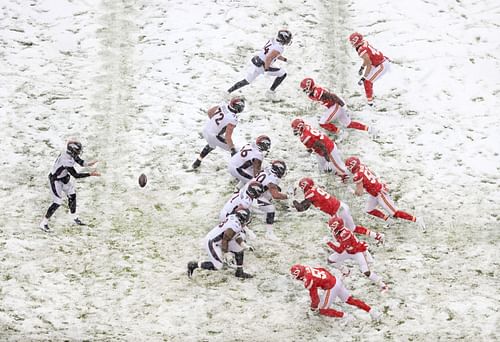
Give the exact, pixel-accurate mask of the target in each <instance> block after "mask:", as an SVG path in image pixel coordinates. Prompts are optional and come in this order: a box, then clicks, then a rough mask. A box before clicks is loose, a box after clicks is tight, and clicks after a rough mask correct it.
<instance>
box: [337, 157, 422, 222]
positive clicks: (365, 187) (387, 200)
mask: <svg viewBox="0 0 500 342" xmlns="http://www.w3.org/2000/svg"><path fill="white" fill-rule="evenodd" d="M345 165H346V167H347V169H348V170H349V171H350V172H351V173H352V174H353V182H354V183H355V184H356V189H355V191H354V194H355V195H357V196H361V195H363V194H364V192H365V191H366V192H367V193H368V200H367V202H366V209H365V210H366V212H367V213H368V214H370V215H373V216H376V217H378V218H381V219H383V220H384V221H387V219H388V218H389V215H387V214H385V213H383V212H382V211H380V210H378V209H376V207H377V206H379V205H380V206H381V207H382V208H384V209H385V210H386V211H388V212H389V213H390V214H391V216H392V217H393V218H398V219H403V220H408V221H412V222H416V223H417V224H418V225H419V226H420V228H421V229H422V230H424V231H425V223H424V221H423V219H422V218H420V217H415V216H413V215H410V214H408V213H407V212H405V211H402V210H399V209H398V208H397V207H396V205H395V204H394V201H393V200H392V198H391V196H390V195H389V193H388V188H387V185H386V184H385V183H382V182H381V181H380V179H379V178H378V177H377V176H376V175H375V173H373V172H372V171H371V170H370V169H369V168H368V167H367V166H366V165H364V164H361V161H360V160H359V158H358V157H349V158H347V159H346V161H345Z"/></svg>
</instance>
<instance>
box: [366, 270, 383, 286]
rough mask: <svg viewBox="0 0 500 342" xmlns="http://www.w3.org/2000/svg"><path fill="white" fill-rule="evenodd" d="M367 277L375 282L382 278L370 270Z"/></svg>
mask: <svg viewBox="0 0 500 342" xmlns="http://www.w3.org/2000/svg"><path fill="white" fill-rule="evenodd" d="M368 279H370V280H371V281H373V282H374V283H375V284H377V283H378V282H379V281H382V279H381V278H380V277H379V276H378V275H377V274H376V273H375V272H370V276H369V277H368Z"/></svg>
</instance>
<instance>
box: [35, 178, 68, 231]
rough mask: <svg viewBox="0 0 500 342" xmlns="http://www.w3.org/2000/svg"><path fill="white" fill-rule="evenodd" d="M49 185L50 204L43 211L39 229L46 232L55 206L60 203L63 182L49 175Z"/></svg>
mask: <svg viewBox="0 0 500 342" xmlns="http://www.w3.org/2000/svg"><path fill="white" fill-rule="evenodd" d="M49 186H50V192H51V194H52V204H51V205H50V206H49V208H48V209H47V212H46V213H45V216H44V217H43V219H42V222H40V226H39V227H40V229H41V230H43V231H46V232H50V228H49V219H50V218H51V217H52V215H54V213H55V212H56V210H57V208H59V207H60V206H61V204H62V202H63V201H62V194H63V191H62V187H63V183H62V182H61V181H54V180H53V179H51V178H50V177H49Z"/></svg>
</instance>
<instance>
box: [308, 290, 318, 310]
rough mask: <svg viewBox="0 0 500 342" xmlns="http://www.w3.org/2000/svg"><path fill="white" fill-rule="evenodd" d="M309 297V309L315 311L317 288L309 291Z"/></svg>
mask: <svg viewBox="0 0 500 342" xmlns="http://www.w3.org/2000/svg"><path fill="white" fill-rule="evenodd" d="M309 296H310V297H311V308H312V309H316V308H317V307H318V305H319V296H318V288H317V287H316V286H313V287H311V288H310V289H309Z"/></svg>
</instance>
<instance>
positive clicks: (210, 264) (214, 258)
mask: <svg viewBox="0 0 500 342" xmlns="http://www.w3.org/2000/svg"><path fill="white" fill-rule="evenodd" d="M204 247H205V250H206V252H207V255H208V261H203V262H198V261H190V262H189V263H188V276H189V277H191V276H192V275H193V272H194V270H195V269H197V268H201V269H204V270H209V271H216V270H220V269H221V268H222V266H223V262H222V250H221V248H220V246H219V245H217V244H216V243H214V242H213V241H212V240H210V239H205V241H204Z"/></svg>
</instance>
